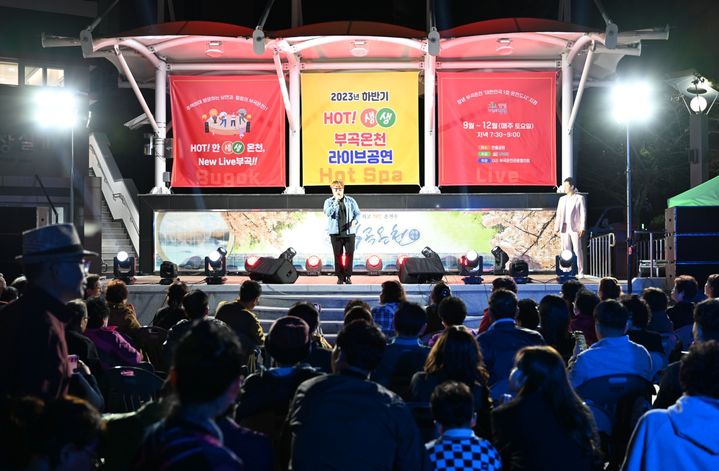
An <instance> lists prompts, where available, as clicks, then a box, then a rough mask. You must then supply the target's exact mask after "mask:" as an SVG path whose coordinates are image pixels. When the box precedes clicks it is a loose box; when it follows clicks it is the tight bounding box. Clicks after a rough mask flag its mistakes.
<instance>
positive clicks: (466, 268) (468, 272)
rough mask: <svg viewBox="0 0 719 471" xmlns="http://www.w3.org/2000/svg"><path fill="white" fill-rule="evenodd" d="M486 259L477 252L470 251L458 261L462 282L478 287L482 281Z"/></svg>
mask: <svg viewBox="0 0 719 471" xmlns="http://www.w3.org/2000/svg"><path fill="white" fill-rule="evenodd" d="M483 265H484V257H481V256H480V255H479V254H478V253H477V252H476V251H475V250H468V251H467V253H465V254H464V255H462V256H461V257H459V259H457V267H458V268H459V274H460V275H461V276H463V277H464V278H462V281H463V282H464V284H467V285H470V284H471V285H478V284H480V283H482V281H484V280H483V279H482V273H483Z"/></svg>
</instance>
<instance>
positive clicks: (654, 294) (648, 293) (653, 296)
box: [642, 286, 669, 312]
mask: <svg viewBox="0 0 719 471" xmlns="http://www.w3.org/2000/svg"><path fill="white" fill-rule="evenodd" d="M642 299H644V300H645V301H646V302H647V305H648V306H649V310H650V311H652V312H664V311H666V310H667V306H669V298H668V297H667V294H666V293H665V292H664V291H662V290H661V289H659V288H655V287H653V286H652V287H650V288H644V291H642Z"/></svg>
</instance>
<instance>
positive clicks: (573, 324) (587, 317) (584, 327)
mask: <svg viewBox="0 0 719 471" xmlns="http://www.w3.org/2000/svg"><path fill="white" fill-rule="evenodd" d="M599 302H600V300H599V296H597V295H596V294H594V293H592V292H591V291H589V290H586V289H583V290H581V291H579V292H578V293H577V297H576V298H575V299H574V317H572V320H571V321H570V322H569V330H571V331H572V332H575V331H580V332H582V333H583V334H584V338H585V339H586V340H587V345H589V346H591V345H592V344H594V343H595V342H596V341H597V332H596V331H595V330H594V308H596V307H597V304H599Z"/></svg>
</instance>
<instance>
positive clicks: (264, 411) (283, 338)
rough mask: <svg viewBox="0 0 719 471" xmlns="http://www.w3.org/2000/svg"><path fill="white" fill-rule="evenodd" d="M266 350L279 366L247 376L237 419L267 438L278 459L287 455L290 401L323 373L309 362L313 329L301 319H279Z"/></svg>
mask: <svg viewBox="0 0 719 471" xmlns="http://www.w3.org/2000/svg"><path fill="white" fill-rule="evenodd" d="M266 349H267V353H269V354H270V356H271V357H272V359H273V360H274V361H275V364H276V365H277V366H276V367H274V368H270V369H268V370H264V371H260V372H257V373H254V374H251V375H250V376H248V377H247V379H246V380H245V383H244V384H243V386H242V391H241V392H240V397H239V404H238V406H237V410H236V412H235V417H236V419H237V421H238V422H239V423H240V424H241V425H244V426H245V427H249V428H250V429H252V430H256V431H258V432H262V433H264V434H265V435H267V437H268V438H269V439H270V440H271V442H272V446H273V448H274V449H275V452H276V455H277V456H287V455H288V453H289V448H288V446H289V443H283V441H282V432H283V429H284V423H285V419H286V418H287V411H288V410H289V407H290V401H291V400H292V397H293V396H294V395H295V391H296V390H297V387H298V386H299V385H300V384H301V383H302V382H303V381H306V380H308V379H310V378H314V377H316V376H319V375H321V374H322V373H321V372H320V371H318V370H316V369H314V368H312V367H311V366H309V365H308V364H307V363H305V361H306V360H307V356H308V355H309V352H310V335H309V326H307V323H306V322H305V321H303V320H302V319H300V318H299V317H294V316H286V317H281V318H279V319H277V320H276V321H275V322H274V323H273V324H272V327H270V331H269V333H268V334H267V339H266Z"/></svg>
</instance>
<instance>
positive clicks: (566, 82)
mask: <svg viewBox="0 0 719 471" xmlns="http://www.w3.org/2000/svg"><path fill="white" fill-rule="evenodd" d="M572 80H574V74H573V71H572V64H571V63H570V62H569V51H564V52H563V53H562V178H561V179H560V180H559V181H560V182H563V181H564V179H565V178H567V177H575V175H574V154H573V152H574V145H573V140H574V135H573V133H572V131H571V129H570V128H569V119H570V116H571V114H572V104H573V102H574V97H573V94H572Z"/></svg>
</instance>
